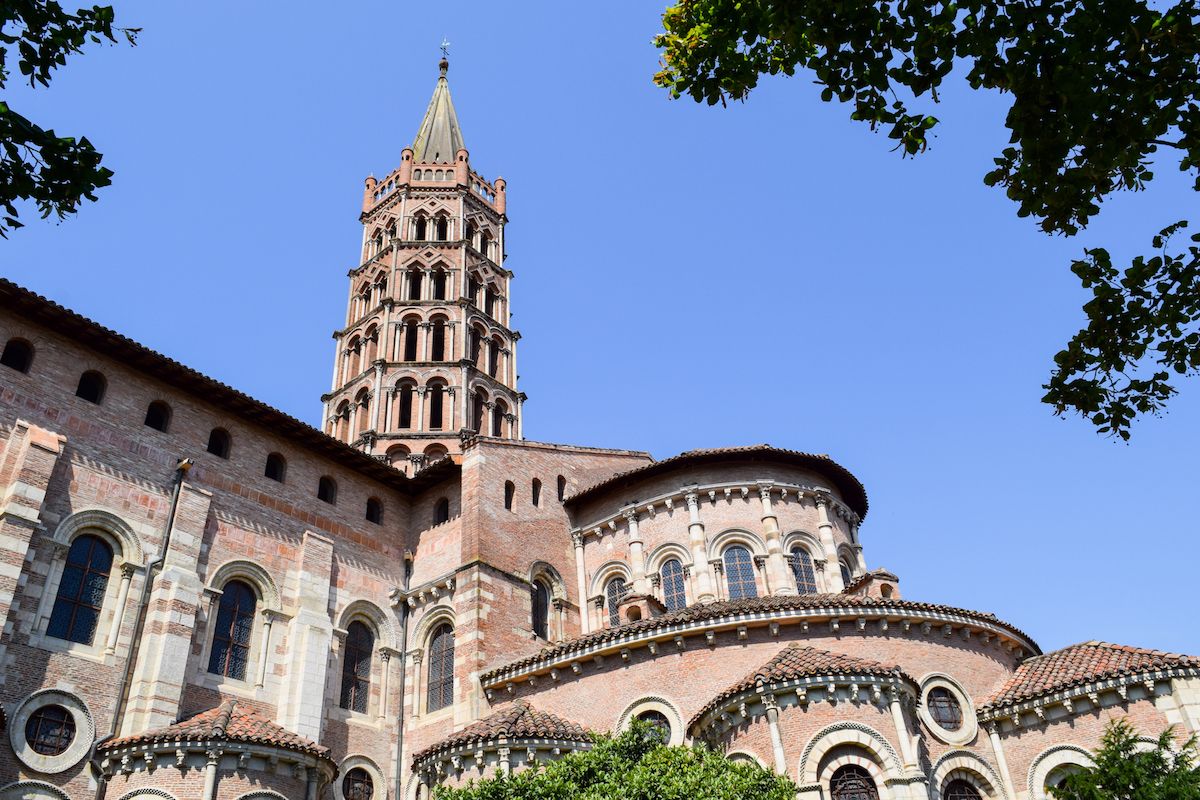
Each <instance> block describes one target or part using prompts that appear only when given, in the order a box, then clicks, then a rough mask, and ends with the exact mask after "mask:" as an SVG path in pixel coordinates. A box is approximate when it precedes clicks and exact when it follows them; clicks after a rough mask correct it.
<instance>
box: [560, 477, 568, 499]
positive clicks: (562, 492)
mask: <svg viewBox="0 0 1200 800" xmlns="http://www.w3.org/2000/svg"><path fill="white" fill-rule="evenodd" d="M566 499H567V479H566V478H564V477H563V476H562V475H559V476H558V502H560V503H561V502H563V501H564V500H566Z"/></svg>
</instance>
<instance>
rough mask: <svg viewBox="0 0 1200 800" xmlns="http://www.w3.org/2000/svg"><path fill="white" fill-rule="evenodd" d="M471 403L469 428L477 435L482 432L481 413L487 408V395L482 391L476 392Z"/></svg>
mask: <svg viewBox="0 0 1200 800" xmlns="http://www.w3.org/2000/svg"><path fill="white" fill-rule="evenodd" d="M472 401H473V402H472V408H471V428H472V430H474V431H475V432H476V433H479V432H481V431H482V430H483V412H484V409H486V408H487V395H486V394H484V393H483V392H482V391H479V392H476V393H475V396H474V397H473V398H472Z"/></svg>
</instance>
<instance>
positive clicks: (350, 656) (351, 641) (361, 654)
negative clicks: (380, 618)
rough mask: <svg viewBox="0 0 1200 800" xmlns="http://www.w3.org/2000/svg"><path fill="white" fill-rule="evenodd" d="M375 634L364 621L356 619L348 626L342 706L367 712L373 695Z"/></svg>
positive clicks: (343, 659)
mask: <svg viewBox="0 0 1200 800" xmlns="http://www.w3.org/2000/svg"><path fill="white" fill-rule="evenodd" d="M374 651H375V635H374V634H373V633H371V629H370V628H368V627H367V626H366V625H365V624H364V623H362V622H360V621H358V620H355V621H354V622H351V623H350V625H349V626H347V628H346V651H345V655H344V656H343V657H342V692H341V698H340V700H339V701H338V702H339V705H341V707H342V708H345V709H347V710H349V711H357V712H359V713H360V714H365V713H367V702H368V699H369V698H370V695H371V664H372V658H373V654H374Z"/></svg>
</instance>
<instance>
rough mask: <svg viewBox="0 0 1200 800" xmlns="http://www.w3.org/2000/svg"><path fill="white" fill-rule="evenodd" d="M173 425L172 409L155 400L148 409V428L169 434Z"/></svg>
mask: <svg viewBox="0 0 1200 800" xmlns="http://www.w3.org/2000/svg"><path fill="white" fill-rule="evenodd" d="M170 424H171V407H170V406H168V405H167V404H166V403H164V402H163V401H162V400H155V401H154V402H153V403H151V404H150V405H149V406H147V408H146V427H148V428H154V430H156V431H162V432H163V433H166V432H167V427H168V426H169V425H170Z"/></svg>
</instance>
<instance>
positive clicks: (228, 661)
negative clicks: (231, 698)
mask: <svg viewBox="0 0 1200 800" xmlns="http://www.w3.org/2000/svg"><path fill="white" fill-rule="evenodd" d="M257 607H258V597H257V595H256V594H255V592H254V589H252V588H251V587H250V586H249V585H248V584H246V583H244V582H242V581H237V580H234V581H230V582H229V583H227V584H225V587H224V588H223V589H222V590H221V600H220V602H219V603H218V604H217V619H216V623H215V624H214V626H213V644H212V652H211V653H210V654H209V657H208V671H209V672H211V673H212V674H214V675H222V676H224V677H226V678H234V679H235V680H239V681H241V680H245V679H246V665H247V664H248V663H249V662H250V635H251V633H253V631H254V612H255V610H256V609H257Z"/></svg>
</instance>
